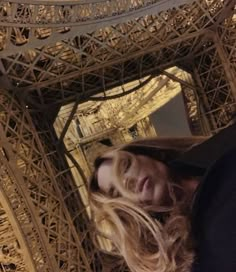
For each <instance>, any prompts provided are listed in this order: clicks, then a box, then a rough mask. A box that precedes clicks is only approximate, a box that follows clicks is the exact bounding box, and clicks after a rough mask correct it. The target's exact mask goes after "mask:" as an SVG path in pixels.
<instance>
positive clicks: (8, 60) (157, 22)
mask: <svg viewBox="0 0 236 272" xmlns="http://www.w3.org/2000/svg"><path fill="white" fill-rule="evenodd" d="M235 4H236V1H235V0H225V1H223V0H195V1H194V0H177V1H167V0H109V1H108V0H107V1H106V0H100V1H95V0H87V1H69V0H68V1H66V0H64V1H58V2H55V1H51V2H50V1H44V0H35V1H29V0H23V1H18V0H12V1H2V2H1V3H0V57H1V60H0V81H1V88H2V89H1V93H0V107H1V111H0V116H1V118H0V160H1V168H0V169H1V172H0V174H1V184H0V187H1V190H0V191H1V193H0V194H1V201H0V219H1V221H0V226H1V230H0V232H1V233H4V226H8V227H7V228H8V229H9V235H8V238H9V239H6V238H4V237H5V236H4V235H3V234H2V235H1V237H3V238H1V237H0V241H1V244H0V246H1V252H2V253H1V255H0V257H1V256H3V257H2V259H1V258H0V264H1V266H0V271H4V269H5V270H6V268H7V269H8V268H9V269H11V270H12V271H70V272H72V271H73V272H75V271H105V269H107V271H110V270H109V269H108V268H104V267H102V265H101V261H100V257H99V254H98V253H97V251H96V250H95V248H94V246H93V244H92V239H91V235H90V223H89V219H88V215H87V212H86V206H85V205H84V203H82V201H81V199H80V195H79V194H78V191H77V190H76V183H75V181H74V180H73V177H72V175H71V173H70V169H69V168H70V167H69V165H68V163H67V162H66V160H65V154H66V156H68V158H69V159H71V160H72V161H73V158H71V157H70V154H69V153H68V152H67V151H66V150H65V149H64V146H63V144H62V140H63V137H64V135H65V133H66V131H67V129H68V127H69V124H70V122H71V120H72V118H73V112H75V110H76V107H77V106H78V104H79V103H82V102H84V101H87V100H88V99H90V98H91V96H93V95H95V94H98V93H102V96H103V99H106V96H107V93H106V91H107V90H109V89H111V88H113V87H115V86H120V85H124V84H125V83H128V82H130V81H132V80H136V79H139V78H142V77H144V76H150V75H159V74H162V73H164V69H166V68H169V67H171V66H179V67H181V68H182V69H184V70H186V71H188V73H190V74H191V75H192V78H193V82H191V84H190V83H189V82H186V81H184V80H183V79H180V78H177V77H174V78H173V75H172V76H171V75H168V76H170V77H171V79H172V80H175V81H178V82H179V83H181V85H182V86H183V93H184V95H185V100H186V101H187V100H188V99H189V96H194V97H195V98H196V101H197V103H196V107H197V109H198V118H199V119H200V120H203V119H204V120H207V122H208V127H209V130H210V131H211V132H213V133H215V132H217V131H218V130H219V129H221V128H223V127H225V126H227V125H228V124H229V123H230V121H231V119H232V116H233V114H234V113H235V97H236V78H235V72H236V49H235V48H236V28H235V20H236V18H235V17H236V15H235ZM124 94H125V93H122V92H121V93H120V95H124ZM70 102H74V108H73V109H72V112H71V114H70V116H69V117H68V121H67V122H66V124H65V127H64V129H63V131H62V133H61V138H60V141H58V139H57V137H56V135H55V132H54V129H53V126H52V122H53V120H54V119H55V116H56V114H57V112H58V110H59V108H60V106H62V105H65V104H67V103H70ZM189 114H190V110H189ZM190 121H191V118H190ZM192 122H194V120H192ZM192 125H194V124H192ZM73 163H74V165H75V167H76V169H77V171H78V175H79V177H80V178H81V179H84V178H85V177H84V176H83V172H82V171H81V169H80V166H79V165H76V162H75V161H73ZM4 239H5V240H4ZM6 245H8V247H7V248H6ZM124 269H125V268H124ZM11 270H10V271H11ZM122 270H123V268H121V271H122ZM117 271H118V270H117Z"/></svg>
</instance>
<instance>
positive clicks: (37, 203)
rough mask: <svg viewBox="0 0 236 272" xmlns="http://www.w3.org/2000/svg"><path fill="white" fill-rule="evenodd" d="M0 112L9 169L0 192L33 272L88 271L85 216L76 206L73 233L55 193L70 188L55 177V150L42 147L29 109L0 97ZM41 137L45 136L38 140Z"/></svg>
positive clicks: (60, 177) (60, 197)
mask: <svg viewBox="0 0 236 272" xmlns="http://www.w3.org/2000/svg"><path fill="white" fill-rule="evenodd" d="M0 106H1V113H0V115H1V118H0V123H1V127H2V129H1V146H2V148H4V150H5V153H4V154H5V165H6V166H7V167H8V169H9V170H8V172H6V173H5V175H4V176H2V177H1V180H2V183H1V186H2V188H3V189H4V190H5V191H4V192H5V193H6V195H7V196H8V198H9V201H10V205H11V208H12V209H13V213H14V216H15V218H16V220H18V221H19V224H20V227H21V229H22V231H23V233H24V238H25V239H26V242H27V245H28V247H29V249H30V252H31V255H32V259H33V262H34V266H35V269H36V271H45V272H46V271H50V272H51V271H61V272H62V271H64V272H67V271H69V270H71V269H74V270H75V271H81V270H83V271H91V264H90V262H91V261H89V260H88V257H87V252H86V253H85V251H87V250H92V246H91V244H92V242H91V240H90V243H89V238H88V235H87V233H89V231H88V226H87V223H88V219H86V216H85V214H86V211H85V208H84V207H83V206H82V204H80V205H81V206H80V209H81V214H82V215H83V216H82V215H81V216H80V217H79V219H80V224H81V225H80V227H81V233H79V232H76V230H75V226H74V222H72V219H71V216H70V213H69V211H68V208H67V207H66V205H65V202H64V200H63V195H62V191H63V190H62V187H61V188H60V189H59V187H58V186H59V185H58V184H60V182H62V181H63V184H64V185H63V186H65V187H66V186H67V188H68V185H69V184H70V182H69V177H68V175H66V176H65V175H64V174H63V173H61V172H60V171H56V169H55V165H56V164H55V162H54V160H52V158H53V156H55V161H56V160H57V161H58V155H57V154H56V152H55V149H54V150H48V148H46V146H43V143H42V142H41V139H40V138H39V135H38V134H37V131H36V130H35V128H34V125H33V123H32V120H31V118H30V116H29V114H28V112H27V109H26V108H24V106H23V105H21V106H20V105H19V104H18V103H17V102H16V101H15V99H14V97H10V96H9V95H7V94H4V93H3V92H2V91H1V94H0ZM40 121H41V122H42V114H41V120H40ZM44 133H48V132H45V131H44V132H41V133H40V135H41V136H43V135H44ZM46 143H47V141H46V139H45V143H44V144H46ZM64 170H65V169H64ZM65 178H66V181H65ZM3 181H4V182H3ZM4 186H5V187H4ZM60 186H62V184H60ZM67 194H68V191H67ZM73 197H74V198H75V197H76V194H73ZM77 197H78V195H77ZM67 201H70V199H67ZM77 203H80V202H79V198H77ZM86 220H87V221H86ZM82 224H84V227H82ZM85 226H86V228H85ZM84 228H85V229H84ZM80 235H81V236H80ZM88 246H89V249H88V248H87V247H88ZM88 253H89V252H88ZM28 261H29V262H30V260H28ZM92 261H93V260H92ZM32 271H33V270H32Z"/></svg>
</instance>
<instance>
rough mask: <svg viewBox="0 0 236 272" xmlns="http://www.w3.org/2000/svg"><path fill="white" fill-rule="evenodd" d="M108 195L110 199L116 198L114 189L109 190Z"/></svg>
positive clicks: (116, 194) (116, 193)
mask: <svg viewBox="0 0 236 272" xmlns="http://www.w3.org/2000/svg"><path fill="white" fill-rule="evenodd" d="M108 194H109V196H111V197H117V196H118V192H117V190H116V189H115V188H110V190H109V192H108Z"/></svg>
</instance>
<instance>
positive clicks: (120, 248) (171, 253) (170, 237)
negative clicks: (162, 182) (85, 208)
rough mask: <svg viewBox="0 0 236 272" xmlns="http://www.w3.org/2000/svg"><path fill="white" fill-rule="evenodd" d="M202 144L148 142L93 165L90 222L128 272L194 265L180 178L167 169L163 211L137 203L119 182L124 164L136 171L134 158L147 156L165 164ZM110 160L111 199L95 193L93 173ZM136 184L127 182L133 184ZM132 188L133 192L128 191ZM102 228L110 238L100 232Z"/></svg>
mask: <svg viewBox="0 0 236 272" xmlns="http://www.w3.org/2000/svg"><path fill="white" fill-rule="evenodd" d="M203 140H204V138H201V137H200V138H199V137H198V138H182V139H179V138H178V139H160V138H158V139H147V140H139V141H136V142H133V143H131V144H128V145H124V146H122V147H120V148H118V149H115V150H113V151H111V152H107V153H106V154H104V155H103V156H100V157H98V158H97V159H96V160H95V163H94V166H95V170H94V173H93V175H92V177H91V179H90V183H89V199H90V206H91V210H92V216H93V221H94V222H95V225H96V230H97V232H98V233H100V234H102V235H103V236H105V237H107V238H108V239H110V240H111V241H112V244H113V245H114V249H113V252H112V253H113V254H116V255H118V256H121V257H123V258H124V260H125V262H126V264H127V265H128V267H129V269H130V270H131V271H133V272H150V271H157V272H189V271H190V270H191V265H192V262H193V259H194V246H193V240H192V238H191V229H190V220H189V212H190V202H189V201H190V200H189V198H188V197H187V195H186V193H185V191H184V190H183V188H182V187H181V186H180V185H179V184H178V181H179V180H180V179H181V178H186V176H184V175H183V173H177V172H176V171H172V170H171V169H170V173H169V176H168V182H167V187H168V194H169V198H170V201H169V202H168V205H165V206H159V207H156V206H153V205H148V204H144V203H142V204H141V203H139V202H138V200H137V198H136V195H135V194H134V193H132V190H130V188H128V187H129V186H128V187H127V186H126V187H125V186H124V183H123V182H122V175H123V174H122V173H123V171H124V169H125V168H126V167H127V164H130V163H131V164H133V166H134V168H135V167H136V168H138V167H139V165H138V164H137V161H136V159H135V155H138V154H139V155H145V156H149V157H151V158H153V159H155V160H159V161H161V162H163V163H165V164H166V165H167V166H168V164H169V162H170V161H172V160H174V159H175V158H177V157H178V156H180V155H181V153H183V152H184V151H186V150H187V149H189V148H191V147H192V146H193V145H195V144H198V143H200V142H202V141H203ZM106 160H112V162H113V169H114V177H113V178H114V182H115V183H116V187H117V189H118V191H119V192H120V194H119V195H116V196H114V195H113V194H112V193H111V194H105V193H104V192H102V191H101V190H100V189H99V186H98V182H97V170H98V168H99V167H100V165H101V164H102V163H103V162H104V161H106ZM132 182H135V181H132V180H130V181H128V182H127V183H126V184H132ZM131 187H132V186H131ZM104 221H105V222H106V226H107V229H108V230H109V233H107V232H104V228H103V224H102V222H104Z"/></svg>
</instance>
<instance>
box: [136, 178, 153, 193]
mask: <svg viewBox="0 0 236 272" xmlns="http://www.w3.org/2000/svg"><path fill="white" fill-rule="evenodd" d="M149 181H150V179H149V178H148V177H145V178H143V179H141V180H140V181H139V182H138V184H137V189H136V192H138V193H141V192H142V191H143V189H144V187H146V186H145V185H146V184H147V183H148V182H149Z"/></svg>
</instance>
